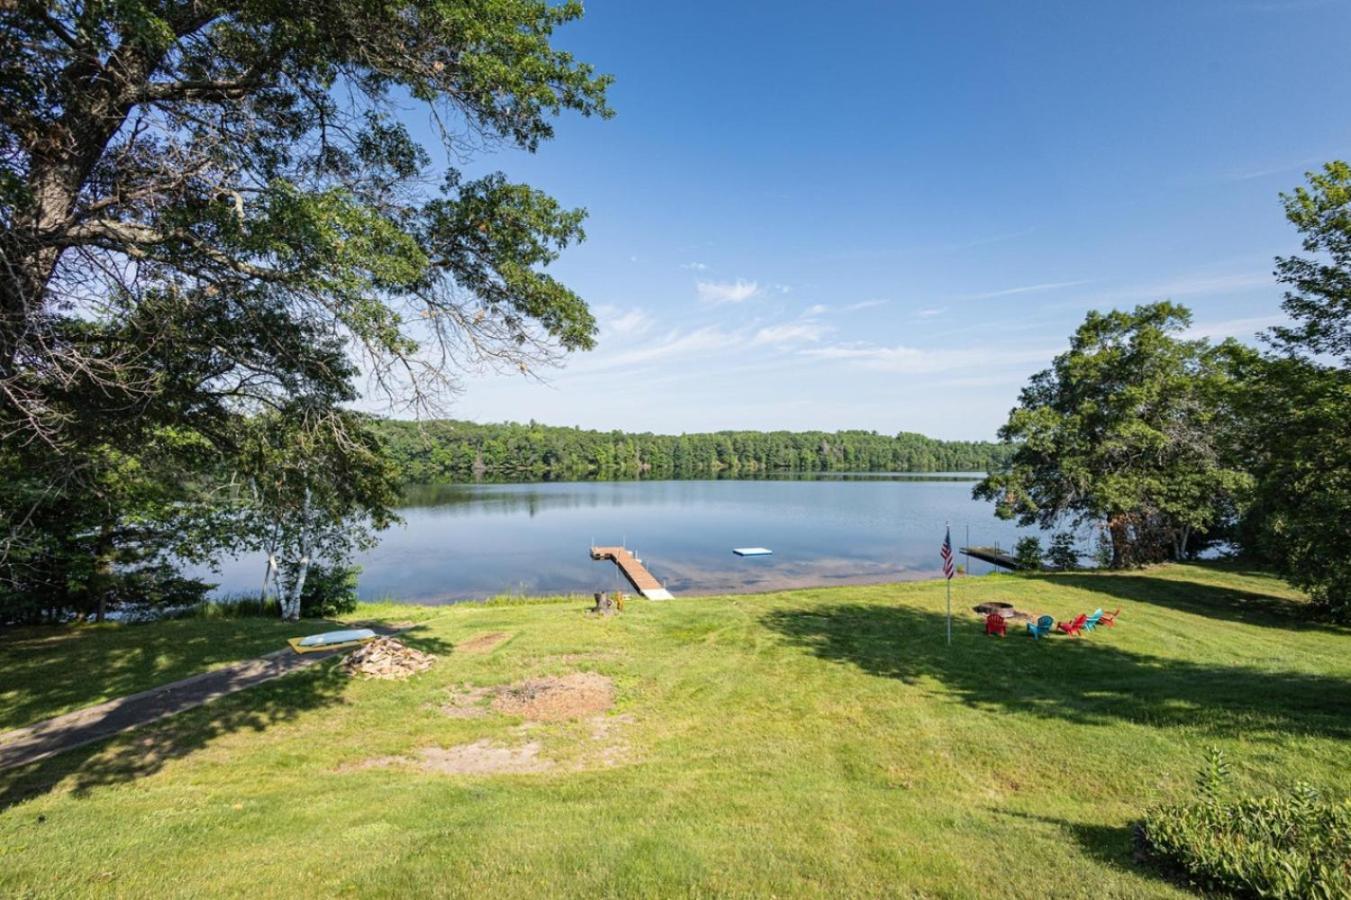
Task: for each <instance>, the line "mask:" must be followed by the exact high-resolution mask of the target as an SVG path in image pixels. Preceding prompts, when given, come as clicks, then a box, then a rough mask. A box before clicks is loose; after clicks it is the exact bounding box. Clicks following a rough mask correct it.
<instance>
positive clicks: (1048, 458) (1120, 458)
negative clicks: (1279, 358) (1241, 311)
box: [974, 302, 1246, 565]
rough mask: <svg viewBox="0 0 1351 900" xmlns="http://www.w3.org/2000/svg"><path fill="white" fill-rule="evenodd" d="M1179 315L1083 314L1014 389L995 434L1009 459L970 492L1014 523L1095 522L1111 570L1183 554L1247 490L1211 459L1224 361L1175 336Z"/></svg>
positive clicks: (1216, 454) (1240, 476)
mask: <svg viewBox="0 0 1351 900" xmlns="http://www.w3.org/2000/svg"><path fill="white" fill-rule="evenodd" d="M1190 321H1191V314H1190V312H1189V311H1188V310H1187V309H1186V308H1185V307H1181V306H1177V305H1176V304H1172V303H1167V302H1164V303H1155V304H1149V305H1146V306H1140V307H1137V308H1136V309H1135V310H1134V311H1132V312H1124V311H1120V310H1113V311H1111V312H1108V313H1099V312H1091V313H1089V314H1088V316H1087V317H1086V318H1085V319H1084V323H1083V324H1082V325H1081V326H1080V327H1079V328H1078V329H1077V330H1076V332H1075V333H1074V335H1073V336H1072V337H1071V339H1070V350H1069V351H1068V352H1066V353H1063V354H1061V355H1060V356H1057V357H1056V358H1055V361H1054V363H1053V364H1052V367H1051V368H1050V369H1048V370H1046V371H1044V372H1041V373H1039V374H1037V375H1035V376H1033V378H1032V379H1031V381H1030V382H1029V384H1028V386H1027V387H1026V388H1024V389H1023V392H1022V395H1021V397H1020V402H1019V406H1018V407H1017V408H1015V409H1014V410H1013V411H1012V412H1011V413H1010V415H1009V419H1008V422H1007V423H1006V424H1005V425H1004V427H1003V428H1001V429H1000V438H1001V439H1002V440H1004V441H1005V442H1006V443H1007V444H1009V445H1011V446H1012V447H1013V455H1012V458H1011V460H1010V463H1009V465H1008V466H1007V467H1006V468H1005V469H1003V470H1001V471H997V472H993V473H992V474H991V475H990V476H989V477H988V478H986V479H985V480H984V481H983V482H981V484H979V485H978V486H977V487H976V489H975V491H974V494H975V496H976V497H978V498H983V499H987V500H991V501H993V502H994V503H995V510H996V514H997V515H999V516H1001V517H1004V518H1016V519H1018V521H1019V522H1020V523H1021V524H1024V525H1030V524H1040V525H1041V526H1042V527H1044V528H1049V527H1052V526H1054V525H1055V524H1057V523H1058V522H1059V521H1061V520H1062V519H1069V520H1071V521H1075V522H1086V521H1092V522H1097V523H1104V524H1106V525H1107V526H1108V527H1109V528H1110V529H1111V530H1112V532H1113V535H1114V547H1115V552H1114V557H1113V560H1114V564H1115V565H1126V564H1130V563H1133V562H1146V561H1151V560H1156V559H1159V558H1162V557H1163V556H1165V555H1173V556H1175V557H1181V556H1183V555H1184V554H1185V553H1186V552H1187V544H1188V541H1189V539H1190V537H1191V535H1192V534H1193V533H1204V532H1206V531H1208V530H1209V529H1211V528H1212V527H1213V526H1215V525H1216V524H1218V523H1219V522H1220V521H1221V519H1222V518H1223V517H1224V516H1225V515H1226V513H1227V512H1228V511H1229V507H1230V505H1231V504H1232V498H1233V497H1234V496H1236V495H1237V494H1238V493H1239V492H1241V491H1242V490H1243V488H1244V486H1245V485H1246V477H1245V475H1244V473H1242V472H1241V471H1237V470H1234V469H1232V468H1230V467H1229V466H1228V465H1227V464H1226V463H1225V462H1224V460H1222V459H1221V454H1220V438H1221V434H1222V423H1223V421H1224V418H1223V411H1224V409H1225V403H1226V397H1227V393H1226V392H1227V391H1228V390H1229V387H1228V386H1229V385H1230V384H1231V378H1230V376H1229V374H1228V372H1227V368H1226V366H1227V361H1228V357H1227V356H1226V355H1225V354H1224V353H1222V352H1219V351H1218V350H1217V349H1216V348H1212V347H1210V346H1209V345H1208V344H1207V343H1205V342H1204V341H1187V340H1182V339H1180V338H1178V337H1177V336H1176V335H1177V334H1178V333H1179V332H1181V331H1182V330H1183V329H1184V328H1186V326H1187V325H1188V324H1189V323H1190Z"/></svg>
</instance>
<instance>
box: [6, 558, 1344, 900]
mask: <svg viewBox="0 0 1351 900" xmlns="http://www.w3.org/2000/svg"><path fill="white" fill-rule="evenodd" d="M984 599H999V600H1007V601H1011V602H1013V603H1014V604H1015V605H1016V606H1018V607H1019V608H1020V609H1026V610H1029V611H1032V612H1037V613H1041V612H1045V613H1050V614H1052V615H1055V616H1057V617H1059V618H1068V617H1069V616H1070V615H1072V614H1073V613H1076V612H1081V611H1089V610H1092V609H1093V608H1094V607H1097V606H1103V607H1106V608H1108V609H1112V608H1115V607H1118V606H1120V607H1122V608H1123V610H1124V612H1123V613H1122V616H1121V621H1120V624H1119V625H1118V626H1117V627H1116V628H1113V629H1100V630H1099V631H1097V632H1095V633H1093V634H1092V635H1090V636H1088V637H1087V638H1085V639H1083V640H1080V641H1075V640H1070V639H1067V638H1052V639H1049V640H1045V641H1041V642H1035V641H1032V640H1030V639H1027V638H1026V637H1024V636H1023V635H1022V634H1021V633H1018V634H1015V633H1014V632H1013V630H1011V631H1010V635H1009V637H1008V638H1007V639H1004V640H1000V639H997V638H986V637H984V636H982V634H981V630H980V624H979V621H978V619H977V618H976V616H974V615H973V614H972V613H970V612H969V607H970V606H971V605H973V604H974V603H976V602H979V601H980V600H984ZM1299 602H1300V601H1299V597H1298V595H1297V594H1296V593H1295V592H1294V591H1292V590H1290V589H1289V588H1287V587H1286V586H1285V585H1283V584H1282V583H1280V582H1278V581H1276V580H1273V579H1270V578H1267V577H1265V576H1262V575H1258V574H1252V573H1245V572H1241V571H1239V570H1235V569H1229V568H1221V567H1198V566H1172V567H1163V568H1156V569H1151V570H1146V571H1143V572H1139V573H1132V574H1126V575H1097V574H1075V575H1060V576H1045V577H1015V576H994V577H990V578H980V579H971V580H966V581H959V582H957V583H956V586H955V589H954V604H953V605H954V609H955V612H956V618H955V622H954V639H953V644H952V646H951V647H948V646H946V645H945V644H944V641H943V629H944V617H943V610H944V589H943V585H942V583H941V582H936V583H935V582H928V583H913V584H904V585H888V586H877V587H844V588H832V589H823V590H806V591H793V592H786V593H779V594H766V595H755V596H741V597H709V598H699V599H677V600H675V601H673V602H667V603H649V602H646V601H643V600H640V599H635V600H633V601H631V602H630V605H629V609H628V611H626V612H625V613H624V614H623V615H621V616H618V617H615V618H613V619H594V618H591V617H588V616H587V615H585V614H584V612H583V606H582V605H581V604H579V603H577V602H567V603H548V604H532V605H520V606H463V607H456V608H452V609H448V610H444V611H441V610H437V611H419V612H418V614H417V615H418V617H420V618H421V619H422V621H421V624H420V625H419V626H418V627H417V628H416V629H415V630H414V631H412V632H410V633H409V635H408V637H407V640H408V642H409V643H410V644H414V645H416V646H418V647H420V648H422V649H426V650H431V651H432V652H435V653H437V654H439V656H440V659H439V660H438V662H437V663H436V665H435V666H434V667H433V668H432V669H431V670H429V671H428V672H425V673H423V674H421V675H419V676H416V677H414V678H412V679H411V680H409V681H407V682H385V681H356V680H351V679H349V678H347V677H346V676H345V675H343V674H342V673H341V671H340V670H339V669H338V668H337V666H336V664H334V663H324V664H320V665H319V666H316V667H314V668H312V669H309V670H306V671H304V672H301V673H298V674H295V675H291V676H288V677H286V678H284V679H281V680H279V681H276V682H272V683H270V684H268V685H264V686H262V687H259V688H255V689H252V690H250V691H246V692H244V693H241V694H238V695H235V696H233V697H230V698H227V699H224V700H221V701H218V702H216V703H213V704H210V705H208V706H207V707H204V708H201V709H198V710H194V711H191V712H188V713H185V714H183V715H180V716H178V717H176V718H174V719H172V720H168V721H166V722H162V723H159V724H156V725H154V726H151V727H149V728H146V729H142V730H140V731H137V732H133V733H131V734H129V735H126V736H124V737H122V738H120V739H117V740H114V741H112V742H109V743H105V744H103V745H98V746H95V747H92V748H83V749H80V750H76V751H73V752H71V753H68V754H65V755H63V756H60V757H57V758H55V759H52V760H48V761H46V762H44V763H39V764H36V765H34V766H31V767H28V768H27V769H21V770H16V771H12V772H6V773H0V895H5V896H15V895H17V896H27V895H32V896H53V895H56V896H60V895H85V894H95V895H98V894H106V895H121V896H139V895H148V894H154V895H159V896H163V895H179V896H208V895H234V894H238V895H249V896H273V895H293V894H301V895H314V896H333V895H341V894H351V895H361V896H370V895H376V896H408V895H428V894H430V895H455V896H460V895H471V896H480V897H481V896H493V897H497V896H518V897H538V896H550V895H559V894H567V895H585V896H597V895H613V894H626V895H643V896H656V895H673V894H675V895H756V896H764V895H781V896H782V895H819V896H835V897H838V896H846V895H853V896H857V895H897V896H926V897H929V896H938V897H976V896H982V897H983V896H1023V897H1045V896H1082V897H1112V896H1119V897H1152V896H1182V895H1183V892H1182V891H1180V890H1179V889H1177V888H1175V887H1173V886H1172V885H1170V884H1169V883H1168V882H1166V881H1164V880H1162V879H1161V878H1159V877H1158V876H1157V875H1156V874H1155V873H1154V872H1153V871H1152V870H1151V869H1149V868H1145V867H1142V866H1140V865H1139V864H1137V863H1136V862H1134V861H1133V859H1132V837H1131V823H1132V822H1133V821H1134V820H1136V819H1137V818H1138V817H1139V816H1140V814H1141V813H1142V811H1143V810H1144V809H1145V807H1146V806H1149V805H1151V804H1153V803H1156V802H1159V801H1162V800H1166V799H1171V798H1175V797H1178V796H1181V795H1183V794H1185V793H1186V792H1188V791H1189V789H1190V786H1191V783H1192V780H1193V777H1194V774H1195V771H1196V769H1197V767H1198V766H1199V764H1200V763H1201V761H1202V758H1203V755H1204V752H1205V748H1206V747H1207V746H1210V745H1217V746H1219V747H1221V748H1223V749H1224V750H1225V751H1226V753H1227V754H1228V756H1229V758H1230V760H1231V762H1232V764H1233V768H1234V770H1235V779H1236V786H1237V787H1240V788H1257V789H1276V788H1280V787H1282V786H1285V785H1289V784H1292V783H1293V782H1295V781H1296V780H1300V779H1302V780H1305V781H1308V782H1310V783H1312V784H1313V785H1315V786H1316V787H1319V788H1321V789H1323V790H1325V791H1327V792H1329V793H1331V794H1334V795H1338V796H1345V795H1347V794H1348V793H1351V766H1348V765H1347V763H1348V760H1349V759H1351V631H1348V630H1346V629H1337V628H1332V627H1325V626H1319V625H1315V624H1310V623H1307V622H1304V621H1303V620H1302V619H1301V618H1300V617H1299V616H1298V615H1297V612H1298V609H1297V607H1298V604H1299ZM362 614H363V615H367V616H371V615H381V616H390V617H399V618H404V617H408V610H407V608H388V607H386V608H382V609H380V610H376V611H370V610H363V611H362ZM278 628H279V627H278V626H273V625H271V624H270V623H264V622H236V621H220V622H193V623H178V622H170V623H163V624H159V625H144V626H135V627H127V628H123V629H108V630H106V632H99V633H97V634H95V635H93V636H92V637H91V636H87V635H85V634H83V633H82V630H76V631H74V632H70V633H62V634H61V635H60V636H59V637H50V638H46V639H43V638H41V637H39V636H38V633H37V632H33V633H28V634H26V635H25V636H24V637H23V639H22V640H23V644H22V646H16V645H14V644H13V643H12V639H10V640H9V641H7V643H8V644H9V645H8V646H6V647H5V649H4V652H5V654H6V656H5V662H6V666H5V669H6V671H5V672H4V675H3V679H4V680H3V682H0V684H3V688H4V694H3V705H0V716H2V717H3V720H4V721H5V722H8V723H10V724H17V723H21V722H23V721H26V720H28V719H31V718H32V717H33V715H34V713H35V711H36V710H39V709H42V710H49V711H60V710H61V709H64V708H67V707H68V706H69V705H70V704H72V703H75V702H76V701H77V700H80V699H81V698H87V699H89V700H90V701H91V702H92V701H93V700H94V699H99V698H102V697H103V696H107V695H109V691H110V690H112V688H114V687H131V686H133V685H136V686H140V687H144V686H145V684H144V683H143V682H144V680H145V679H146V678H148V677H151V676H154V677H156V678H160V677H162V678H164V679H168V678H171V677H178V676H181V675H184V674H187V673H188V672H190V671H192V670H193V669H194V668H204V667H206V666H208V665H212V664H218V663H219V662H221V661H222V660H224V659H226V658H237V657H240V656H245V655H248V654H250V653H254V652H258V651H259V650H262V649H267V648H268V647H270V646H274V645H275V644H276V638H277V637H278V636H279V635H280V633H281V631H285V629H284V628H282V629H280V630H278ZM176 629H178V630H176ZM181 629H187V630H186V631H183V630H181ZM213 629H215V630H213ZM488 632H505V633H507V634H509V635H510V639H509V640H507V641H506V642H505V643H502V644H501V645H499V646H497V647H496V649H494V650H492V651H491V652H488V653H479V654H470V653H466V652H463V651H457V650H455V649H454V646H455V645H456V644H458V643H461V642H463V641H465V640H467V639H470V638H473V637H475V636H477V635H482V634H484V633H488ZM288 633H289V632H288ZM185 634H188V635H191V636H192V640H190V641H188V642H186V643H185V642H184V641H183V640H182V637H183V635H185ZM198 638H201V640H200V642H198V641H197V639H198ZM269 642H271V643H269ZM142 645H145V646H146V647H147V649H145V650H141V649H140V647H141V646H142ZM194 648H195V649H194ZM128 660H130V661H128ZM145 660H153V661H152V662H146V661H145ZM11 663H15V664H17V665H18V669H17V670H16V671H15V672H11V671H9V668H10V664H11ZM576 671H588V672H597V673H600V674H603V675H605V676H608V677H609V678H611V679H612V680H613V682H614V685H615V691H616V703H615V706H614V708H613V710H611V711H610V713H609V714H608V717H607V718H606V719H604V720H603V721H602V723H601V724H598V723H597V722H596V721H593V720H589V719H582V720H577V721H561V722H543V723H528V722H522V720H521V719H520V718H518V717H513V716H508V715H503V714H498V713H494V712H491V711H488V712H487V714H485V715H482V716H479V717H453V716H448V715H446V714H445V712H443V709H442V707H443V706H444V705H445V704H446V703H447V700H448V699H449V697H450V694H451V692H452V691H454V690H460V691H463V690H464V689H465V686H477V687H493V686H499V685H505V684H510V683H514V682H518V681H520V680H522V679H525V678H530V677H536V676H543V675H562V674H566V673H569V672H576ZM30 679H33V680H34V681H35V683H31V684H30V681H29V680H30ZM603 725H604V726H608V727H602V726H603ZM484 740H486V741H491V742H493V743H494V744H495V745H500V747H502V748H520V747H522V746H526V745H535V746H536V748H537V750H538V756H537V758H538V759H541V760H545V761H548V762H551V763H552V767H551V768H548V769H546V770H545V771H541V772H531V773H527V774H492V775H451V774H441V773H432V772H426V771H423V770H421V769H419V768H417V767H416V766H413V765H397V764H396V765H386V766H369V767H362V766H361V765H360V764H361V763H362V762H363V761H367V760H371V759H374V758H380V757H390V756H395V757H409V758H417V757H418V753H419V751H420V750H421V749H423V748H457V747H462V746H463V745H467V744H473V743H474V742H477V741H484Z"/></svg>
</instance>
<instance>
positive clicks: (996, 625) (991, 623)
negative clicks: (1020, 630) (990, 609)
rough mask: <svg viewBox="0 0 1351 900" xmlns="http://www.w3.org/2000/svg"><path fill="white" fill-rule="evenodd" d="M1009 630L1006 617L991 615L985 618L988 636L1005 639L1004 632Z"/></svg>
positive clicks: (996, 614) (997, 614)
mask: <svg viewBox="0 0 1351 900" xmlns="http://www.w3.org/2000/svg"><path fill="white" fill-rule="evenodd" d="M1007 629H1008V623H1007V622H1006V621H1004V617H1003V616H1001V615H1000V614H999V613H990V614H989V615H988V616H986V617H985V633H986V634H997V635H999V636H1000V637H1003V636H1004V632H1005V631H1006V630H1007Z"/></svg>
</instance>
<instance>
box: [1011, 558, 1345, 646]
mask: <svg viewBox="0 0 1351 900" xmlns="http://www.w3.org/2000/svg"><path fill="white" fill-rule="evenodd" d="M1238 574H1248V573H1238ZM1251 574H1260V573H1251ZM1031 577H1033V578H1044V579H1046V580H1047V581H1049V582H1051V583H1053V584H1057V585H1066V586H1068V587H1074V588H1081V589H1083V590H1086V591H1094V592H1096V593H1099V594H1106V595H1108V596H1110V597H1113V598H1115V599H1117V600H1124V601H1128V602H1132V603H1149V604H1152V605H1154V606H1163V607H1167V608H1168V609H1175V610H1178V611H1180V612H1186V613H1191V614H1193V615H1199V616H1206V617H1207V618H1212V619H1223V620H1225V621H1230V622H1242V623H1244V624H1245V625H1259V626H1264V627H1269V628H1281V629H1285V630H1296V631H1299V630H1323V631H1334V632H1336V631H1346V632H1348V633H1351V629H1346V628H1344V627H1342V626H1337V625H1331V624H1327V623H1323V622H1319V621H1317V620H1316V619H1314V618H1313V615H1312V613H1311V611H1310V609H1309V606H1308V604H1306V603H1303V602H1301V601H1298V600H1291V599H1289V598H1288V597H1280V596H1277V595H1274V594H1264V593H1260V592H1258V591H1245V590H1238V589H1235V588H1229V587H1221V586H1219V585H1213V584H1207V583H1205V582H1204V581H1195V580H1182V579H1175V578H1157V577H1153V576H1150V575H1146V574H1112V573H1101V574H1091V575H1090V574H1084V573H1078V574H1076V573H1070V572H1066V573H1053V574H1046V575H1039V576H1031Z"/></svg>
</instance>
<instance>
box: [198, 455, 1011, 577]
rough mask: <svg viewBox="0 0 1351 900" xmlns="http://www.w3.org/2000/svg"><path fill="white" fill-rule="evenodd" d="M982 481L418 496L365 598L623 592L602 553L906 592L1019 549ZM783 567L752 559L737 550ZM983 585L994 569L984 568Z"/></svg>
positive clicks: (486, 486) (712, 572)
mask: <svg viewBox="0 0 1351 900" xmlns="http://www.w3.org/2000/svg"><path fill="white" fill-rule="evenodd" d="M979 477H980V476H979V474H972V473H937V474H936V475H923V476H917V475H913V474H907V475H891V474H882V475H879V474H875V473H829V474H824V475H817V476H810V477H796V478H791V479H735V480H731V479H721V480H715V479H706V480H698V481H694V480H691V481H589V482H586V481H583V482H577V481H574V482H542V483H532V484H510V483H480V484H436V485H418V486H414V487H410V488H408V490H407V492H406V494H405V497H404V504H403V505H402V507H401V509H400V513H401V515H402V516H403V519H404V523H403V525H401V526H396V527H395V528H393V529H391V530H389V531H388V532H386V533H385V534H384V535H383V536H382V539H381V542H380V545H379V546H378V547H376V548H375V549H373V550H371V551H370V552H368V553H366V554H364V555H363V556H362V557H361V558H360V559H359V560H358V561H359V562H360V563H361V565H362V566H363V573H362V577H361V585H360V590H361V594H362V596H364V597H367V598H371V599H374V598H380V597H393V598H395V599H404V600H415V601H419V602H448V601H453V600H461V599H468V598H475V597H486V596H493V595H496V594H501V593H526V594H541V593H587V592H590V591H594V590H601V589H606V588H611V587H618V586H621V583H620V582H619V578H620V576H618V575H617V573H616V570H615V567H614V566H613V565H612V564H609V563H597V562H592V561H591V560H590V557H589V555H588V553H587V549H588V548H589V547H590V546H591V545H592V544H594V543H600V544H621V543H622V544H625V545H626V546H628V547H630V548H632V549H635V550H636V552H637V553H639V555H641V556H642V557H643V558H644V560H645V561H646V562H647V564H648V567H649V568H650V569H651V571H652V572H653V574H654V575H656V577H657V578H658V579H661V580H662V581H663V582H664V583H666V584H667V586H668V587H669V588H670V589H671V590H672V591H674V592H676V593H687V594H688V593H722V592H740V591H757V590H772V589H777V588H785V587H805V586H810V585H824V584H842V583H854V582H879V581H895V580H903V579H911V578H921V577H930V576H933V575H935V574H936V573H937V571H938V566H939V560H938V545H939V543H940V542H941V540H942V534H943V523H944V522H945V521H951V522H952V523H953V543H954V544H958V543H961V542H963V541H964V540H965V539H966V531H965V528H966V526H967V525H968V524H969V525H970V528H971V539H972V541H973V542H974V543H981V544H993V543H999V544H1001V545H1002V546H1005V547H1008V546H1012V543H1013V541H1014V540H1016V537H1017V530H1016V529H1015V528H1014V527H1013V526H1012V525H1010V524H1008V523H1004V522H999V521H998V520H996V519H995V518H994V517H993V515H992V514H991V508H990V506H989V505H988V504H986V503H981V502H977V501H974V500H972V499H971V484H972V482H973V481H974V480H975V479H976V478H979ZM748 545H760V546H766V547H769V548H771V549H772V550H774V555H773V556H769V557H761V558H750V559H743V558H741V557H736V556H733V555H732V553H731V548H733V547H738V546H748ZM261 569H262V567H261V563H260V562H259V561H256V560H251V559H242V560H236V561H232V562H231V563H230V564H229V565H227V566H225V568H224V570H223V571H222V572H221V574H220V577H219V578H218V579H217V580H219V581H220V583H221V590H222V591H227V592H230V591H248V590H256V587H257V586H256V581H257V577H258V576H257V573H258V572H260V571H261ZM974 570H975V571H986V570H988V567H985V566H984V565H983V564H977V566H976V567H975V569H974Z"/></svg>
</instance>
